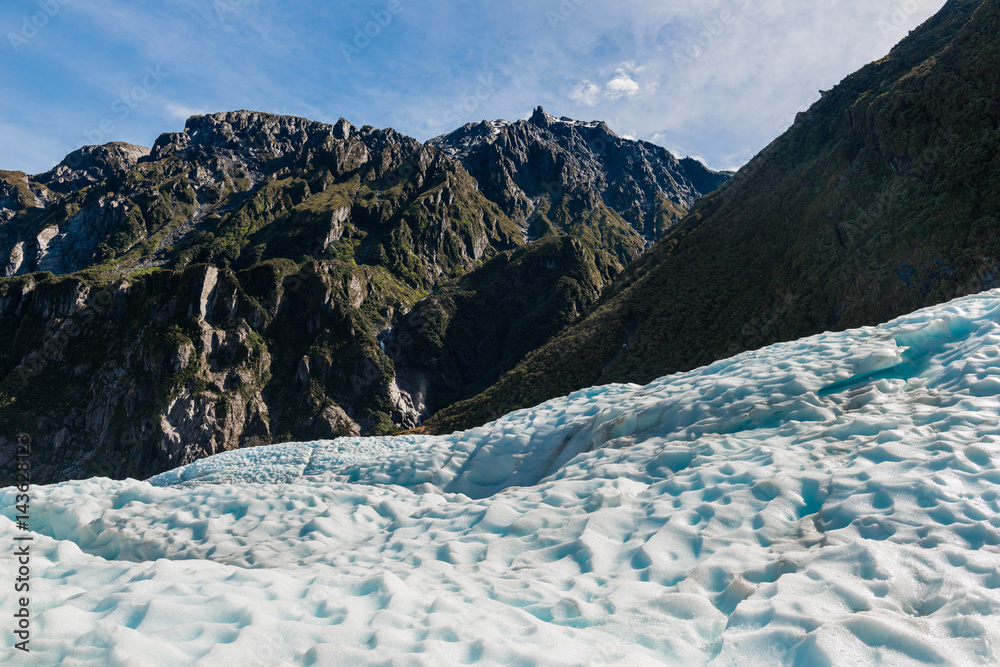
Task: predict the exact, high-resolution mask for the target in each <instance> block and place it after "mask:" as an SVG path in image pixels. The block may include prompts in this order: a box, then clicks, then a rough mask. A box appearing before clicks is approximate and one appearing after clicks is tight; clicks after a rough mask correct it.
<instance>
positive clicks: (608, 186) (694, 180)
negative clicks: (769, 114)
mask: <svg viewBox="0 0 1000 667" xmlns="http://www.w3.org/2000/svg"><path fill="white" fill-rule="evenodd" d="M428 143H429V144H431V145H434V146H436V147H438V148H440V149H442V150H443V151H445V152H446V153H448V154H449V155H451V156H452V157H453V158H455V159H456V160H458V161H459V162H461V163H462V165H463V166H464V167H465V168H466V169H467V170H468V171H469V172H470V173H471V174H472V175H473V177H474V178H476V180H477V181H478V182H479V186H480V188H481V189H482V190H483V191H484V192H485V193H486V194H487V196H488V197H490V198H491V199H493V200H494V201H497V202H500V203H501V205H502V207H503V209H504V212H505V213H506V214H507V215H508V216H510V217H511V218H512V219H514V220H519V221H521V222H522V223H524V224H526V225H529V224H532V219H531V218H532V216H534V215H535V214H536V212H537V211H538V210H539V206H541V202H542V200H546V201H547V202H548V205H549V206H552V207H557V206H559V205H560V204H561V203H562V202H563V197H564V196H566V195H569V194H571V193H577V192H582V191H584V190H587V189H592V190H593V191H594V192H595V193H596V194H597V195H598V196H597V204H596V206H597V208H601V207H602V205H603V207H605V208H607V209H611V210H612V211H614V214H617V215H620V216H622V218H624V220H625V221H626V222H627V223H628V225H629V226H631V228H632V229H633V230H634V233H635V234H636V235H638V236H640V237H642V238H644V239H645V241H646V242H647V243H648V242H651V241H655V240H656V239H658V238H659V237H660V236H662V234H663V233H664V232H665V231H666V229H667V227H669V225H670V224H672V223H673V222H674V221H676V219H678V217H679V216H680V215H681V214H682V213H683V212H684V211H685V210H686V209H687V208H689V207H690V206H691V205H692V204H694V202H695V201H697V200H698V199H699V198H701V197H702V196H703V195H705V194H707V193H708V192H711V191H712V190H714V189H716V188H718V187H719V186H720V185H722V183H724V182H725V181H727V180H728V179H729V178H731V176H732V174H730V173H727V172H715V171H711V170H709V169H708V168H706V167H705V166H704V165H702V164H701V163H699V162H697V161H694V160H684V161H679V160H678V159H677V158H676V157H675V156H674V155H672V154H671V153H670V152H669V151H667V150H666V149H665V148H661V147H659V146H655V145H653V144H650V143H647V142H641V141H633V140H631V139H625V138H623V137H620V136H618V135H617V134H615V133H614V132H613V131H612V130H611V128H610V127H608V125H607V124H606V123H604V122H601V121H579V120H574V119H572V118H568V117H562V118H557V117H555V116H552V115H551V114H549V113H546V111H545V109H544V108H543V107H541V106H539V107H537V108H536V109H535V110H534V112H533V113H532V114H531V116H530V118H529V119H528V120H519V121H517V122H515V123H508V122H506V121H493V122H488V121H482V122H480V123H469V124H467V125H465V126H463V127H461V128H459V129H458V130H455V131H454V132H452V133H450V134H446V135H444V136H441V137H436V138H434V139H431V140H430V141H429V142H428ZM591 199H593V198H591ZM578 204H579V202H576V203H575V204H574V206H576V205H578ZM587 208H588V210H585V211H579V210H577V211H576V213H577V214H578V217H588V216H589V214H590V213H591V212H594V211H590V210H589V209H590V207H589V206H588V207H587ZM602 215H603V213H602Z"/></svg>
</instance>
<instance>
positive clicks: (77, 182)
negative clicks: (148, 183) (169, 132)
mask: <svg viewBox="0 0 1000 667" xmlns="http://www.w3.org/2000/svg"><path fill="white" fill-rule="evenodd" d="M147 155H149V149H148V148H145V147H144V146H136V145H135V144H126V143H122V142H117V141H116V142H112V143H110V144H104V145H103V146H84V147H82V148H79V149H77V150H75V151H73V152H72V153H70V154H69V155H67V156H66V157H65V158H63V161H62V162H60V163H59V164H58V165H56V166H55V167H53V168H52V169H50V170H49V171H47V172H45V173H44V174H39V175H38V176H35V177H34V179H32V180H34V181H36V182H38V183H41V184H44V185H45V186H46V187H47V188H48V189H49V190H52V191H54V192H60V193H66V192H71V191H75V190H80V189H82V188H85V187H87V186H88V185H94V184H96V183H101V182H103V181H106V180H108V179H109V178H115V177H119V176H121V175H123V174H125V173H126V172H127V171H128V170H130V169H131V168H132V167H134V166H135V165H136V164H138V162H139V160H140V159H142V158H144V157H146V156H147Z"/></svg>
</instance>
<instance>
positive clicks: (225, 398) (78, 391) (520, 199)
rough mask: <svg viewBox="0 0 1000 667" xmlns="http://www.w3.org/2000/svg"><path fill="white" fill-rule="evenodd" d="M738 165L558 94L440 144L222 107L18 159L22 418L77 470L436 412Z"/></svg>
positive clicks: (3, 207)
mask: <svg viewBox="0 0 1000 667" xmlns="http://www.w3.org/2000/svg"><path fill="white" fill-rule="evenodd" d="M730 177H731V174H729V173H719V172H713V171H711V170H709V169H707V168H706V167H705V166H704V165H702V164H701V163H699V162H697V161H695V160H690V159H684V160H678V159H677V158H675V157H674V156H673V155H671V154H670V153H669V152H668V151H666V150H664V149H662V148H660V147H658V146H654V145H652V144H649V143H646V142H637V141H632V140H629V139H624V138H622V137H619V136H617V135H616V134H615V133H614V132H612V131H611V130H610V128H608V126H607V125H606V124H604V123H601V122H591V123H582V122H578V121H573V120H570V119H566V118H563V119H557V118H554V117H552V116H550V115H548V114H546V113H545V112H544V110H542V109H541V108H539V109H537V110H536V111H535V112H534V114H533V115H532V116H531V117H530V119H528V120H522V121H518V122H515V123H507V122H502V121H496V122H492V123H491V122H482V123H478V124H470V125H466V126H465V127H463V128H460V129H459V130H456V131H455V132H454V133H452V134H449V135H446V136H443V137H439V138H436V139H433V140H431V141H429V142H427V143H426V144H421V143H420V142H418V141H416V140H415V139H412V138H409V137H406V136H403V135H401V134H399V133H398V132H396V131H394V130H391V129H387V130H376V129H375V128H372V127H370V126H364V127H362V128H360V129H358V128H356V127H354V126H353V125H351V124H350V123H348V122H347V121H346V120H343V119H341V120H340V121H338V122H337V123H335V124H333V125H330V124H324V123H319V122H313V121H309V120H305V119H301V118H292V117H283V116H273V115H269V114H263V113H255V112H249V111H240V112H232V113H220V114H213V115H208V116H198V117H194V118H191V119H189V120H188V121H187V123H186V126H185V129H184V131H183V132H179V133H170V134H164V135H162V136H161V137H160V138H159V139H158V140H157V141H156V142H155V144H154V145H153V147H152V148H151V149H147V148H143V147H140V146H133V145H129V144H122V143H112V144H107V145H105V146H88V147H84V148H81V149H79V150H77V151H75V152H73V153H71V154H70V155H68V156H67V157H66V158H65V159H64V160H63V161H62V162H61V163H60V164H59V165H57V166H56V167H55V168H53V169H52V170H50V171H48V172H46V173H44V174H39V175H35V176H29V175H26V174H23V173H19V172H0V221H2V222H0V266H2V267H3V271H4V275H5V278H3V279H2V280H0V377H2V378H3V380H2V384H0V423H3V426H4V428H0V432H3V433H12V432H15V431H17V430H22V429H24V428H25V426H24V425H28V424H30V425H31V429H32V431H33V434H32V437H33V439H34V441H35V442H36V451H37V452H38V454H39V465H38V467H37V469H36V472H37V475H38V477H39V479H40V481H55V480H60V479H65V478H68V477H75V476H87V475H93V474H105V475H108V476H126V475H130V476H136V477H137V476H142V475H149V474H153V473H156V472H160V471H162V470H165V469H168V468H170V467H173V466H176V465H178V464H181V463H189V462H191V461H193V460H195V459H198V458H201V457H203V456H207V455H210V454H213V453H216V452H219V451H224V450H227V449H233V448H237V447H245V446H251V445H255V444H262V443H268V442H272V441H278V440H288V439H309V438H329V437H335V436H339V435H357V434H384V433H390V432H393V431H396V430H398V429H400V428H409V427H416V426H418V425H419V424H420V423H421V421H422V420H423V419H424V418H425V417H426V416H429V415H430V414H433V412H435V411H437V410H439V409H440V408H442V407H445V406H447V405H450V404H451V403H453V402H455V401H456V400H461V399H465V398H469V397H471V396H473V395H474V394H475V393H476V392H477V391H480V390H482V389H485V388H486V387H488V386H489V385H490V384H492V383H493V382H494V381H496V380H498V379H499V378H500V376H501V374H502V373H503V372H504V371H506V370H509V369H510V368H512V367H513V366H514V365H515V364H517V363H518V362H519V361H520V360H521V359H522V358H523V357H524V355H526V354H527V353H528V352H530V351H531V350H533V349H535V348H537V347H538V346H540V345H542V344H543V343H545V342H546V341H547V340H548V339H549V338H550V337H551V336H553V335H554V334H556V333H557V332H558V331H559V330H561V329H562V328H563V327H564V326H566V325H568V324H570V323H571V322H573V321H575V320H576V319H577V318H578V317H579V316H580V315H581V314H582V313H584V312H587V311H588V309H589V308H590V306H591V305H593V303H595V301H596V300H597V298H598V297H599V296H600V294H601V293H602V292H603V290H604V289H605V287H607V286H608V285H610V284H611V282H612V281H613V279H614V278H615V277H616V276H618V275H619V274H620V273H621V272H622V271H623V270H624V268H625V267H626V266H627V265H628V264H629V263H630V262H632V261H633V260H634V259H636V258H637V257H638V256H639V255H640V254H641V253H642V252H643V251H644V250H645V249H646V248H647V247H648V246H649V245H650V244H651V243H653V242H654V241H655V240H656V239H658V238H660V237H661V236H662V235H663V234H664V233H666V231H667V230H668V229H669V228H670V227H671V226H673V225H674V224H676V223H677V222H678V221H679V220H680V219H681V217H682V216H683V214H684V212H685V211H686V210H687V209H688V208H690V206H691V205H692V204H693V203H694V202H695V201H696V200H697V199H699V198H700V197H701V196H703V195H704V194H706V193H707V192H708V191H710V190H712V189H715V188H717V187H718V186H719V185H721V184H722V183H724V182H726V181H727V180H728V179H729V178H730ZM404 320H405V325H402V323H403V321H404ZM401 325H402V326H401ZM401 332H402V333H403V334H405V335H400V333H401ZM397 366H398V367H399V370H398V371H397V368H396V367H397ZM0 437H6V436H0ZM11 447H12V440H11V439H7V440H5V441H0V451H3V452H5V453H7V450H8V449H10V448H11ZM9 454H10V455H12V451H11V452H10V453H9Z"/></svg>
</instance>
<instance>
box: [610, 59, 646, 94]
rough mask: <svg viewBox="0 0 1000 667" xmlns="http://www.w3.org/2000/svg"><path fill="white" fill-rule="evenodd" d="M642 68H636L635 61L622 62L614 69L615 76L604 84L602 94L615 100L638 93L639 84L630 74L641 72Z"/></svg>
mask: <svg viewBox="0 0 1000 667" xmlns="http://www.w3.org/2000/svg"><path fill="white" fill-rule="evenodd" d="M642 69H643V68H642V67H639V68H636V67H635V63H631V62H629V63H623V64H622V66H621V67H619V68H618V70H617V71H616V73H615V77H614V78H613V79H611V80H610V81H608V82H607V83H606V84H604V96H605V97H607V98H608V99H610V100H617V99H621V98H622V97H632V96H633V95H635V94H636V93H638V92H639V84H638V83H636V81H635V80H634V79H633V78H632V77H631V76H630V74H631V73H634V72H641V71H642Z"/></svg>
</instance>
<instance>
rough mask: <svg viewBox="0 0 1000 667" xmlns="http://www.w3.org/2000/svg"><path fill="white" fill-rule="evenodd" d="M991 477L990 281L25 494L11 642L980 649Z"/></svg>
mask: <svg viewBox="0 0 1000 667" xmlns="http://www.w3.org/2000/svg"><path fill="white" fill-rule="evenodd" d="M998 464H1000V291H993V292H987V293H984V294H981V295H976V296H972V297H965V298H962V299H958V300H955V301H952V302H950V303H948V304H944V305H941V306H936V307H933V308H928V309H925V310H922V311H919V312H917V313H914V314H911V315H907V316H904V317H901V318H899V319H897V320H894V321H893V322H890V323H888V324H885V325H882V326H879V327H868V328H863V329H858V330H852V331H847V332H841V333H827V334H822V335H818V336H814V337H811V338H807V339H803V340H799V341H794V342H789V343H782V344H778V345H774V346H771V347H768V348H765V349H763V350H758V351H754V352H747V353H744V354H741V355H739V356H737V357H734V358H732V359H728V360H725V361H720V362H717V363H715V364H712V365H710V366H707V367H705V368H701V369H698V370H695V371H691V372H689V373H682V374H678V375H673V376H669V377H665V378H661V379H659V380H657V381H655V382H652V383H651V384H649V385H647V386H644V387H640V386H636V385H611V386H606V387H596V388H591V389H585V390H582V391H578V392H576V393H574V394H572V395H570V396H568V397H565V398H561V399H556V400H552V401H549V402H547V403H545V404H543V405H540V406H538V407H535V408H532V409H528V410H522V411H519V412H515V413H512V414H510V415H507V416H506V417H504V418H502V419H500V420H498V421H496V422H494V423H491V424H488V425H486V426H483V427H480V428H476V429H472V430H470V431H466V432H464V433H456V434H452V435H449V436H441V437H432V436H403V437H397V438H345V439H340V440H336V441H325V442H310V443H292V444H284V445H274V446H270V447H260V448H255V449H248V450H241V451H236V452H228V453H224V454H219V455H217V456H214V457H211V458H209V459H205V460H202V461H198V462H196V463H194V464H191V465H189V466H186V467H183V468H179V469H177V470H174V471H170V472H167V473H164V474H162V475H159V476H157V477H154V478H152V479H150V480H148V481H136V480H127V481H111V480H107V479H91V480H85V481H74V482H66V483H63V484H57V485H52V486H47V487H37V488H34V489H33V490H32V493H33V506H32V514H33V515H34V521H33V524H32V528H33V530H34V532H35V534H36V535H35V543H34V556H33V558H34V560H33V577H34V587H33V591H32V593H33V595H32V605H33V607H32V610H33V614H34V618H33V623H34V625H33V637H32V647H33V649H34V652H33V653H32V657H33V658H34V659H35V661H36V662H35V663H34V664H59V663H63V664H101V665H146V664H149V665H191V664H205V665H214V664H240V665H275V664H289V663H295V664H312V665H328V664H329V665H337V664H343V665H358V664H400V665H404V664H405V665H410V664H413V665H450V664H468V663H481V664H504V665H581V664H620V665H661V664H666V665H695V664H713V665H733V664H761V665H767V664H783V665H785V664H787V665H854V664H879V663H881V664H899V665H904V664H925V663H930V664H957V665H968V664H997V663H1000V547H998V545H1000V467H998ZM0 493H2V494H3V503H2V505H0V506H2V508H3V509H2V510H0V534H3V538H4V540H6V541H7V543H8V544H9V543H10V542H9V540H10V537H11V536H12V535H13V534H14V533H15V532H16V530H15V525H14V523H13V521H12V519H13V517H14V515H15V512H14V510H13V507H12V506H13V504H14V503H13V499H14V493H15V491H14V490H12V489H5V490H3V491H2V492H0ZM14 570H15V564H14V562H13V560H12V559H10V558H9V557H8V556H7V555H5V556H4V559H3V560H0V577H2V578H3V580H6V581H11V580H12V579H13V576H14V574H13V573H14ZM14 596H15V593H14V592H13V590H12V587H10V586H4V587H2V588H0V600H2V602H0V608H3V609H12V608H14V606H13V605H14ZM10 645H11V644H10V643H9V642H8V643H6V644H5V645H3V646H0V660H2V661H3V662H5V663H6V662H8V661H12V660H13V658H14V651H13V649H11V648H10Z"/></svg>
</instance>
